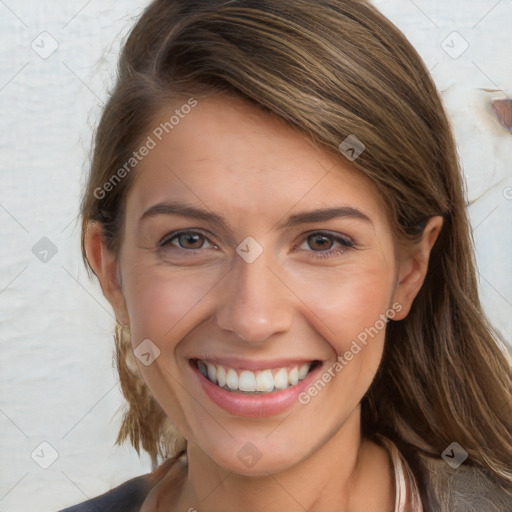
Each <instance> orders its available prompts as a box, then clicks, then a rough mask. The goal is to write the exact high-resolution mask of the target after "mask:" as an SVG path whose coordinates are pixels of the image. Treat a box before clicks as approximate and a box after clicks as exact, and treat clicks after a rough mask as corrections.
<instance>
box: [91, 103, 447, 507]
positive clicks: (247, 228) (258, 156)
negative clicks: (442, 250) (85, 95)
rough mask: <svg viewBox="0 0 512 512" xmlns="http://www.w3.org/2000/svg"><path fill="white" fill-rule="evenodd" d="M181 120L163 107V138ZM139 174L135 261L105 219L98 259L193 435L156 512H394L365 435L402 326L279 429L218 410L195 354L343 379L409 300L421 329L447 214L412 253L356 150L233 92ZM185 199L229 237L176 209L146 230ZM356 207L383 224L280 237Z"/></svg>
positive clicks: (132, 204)
mask: <svg viewBox="0 0 512 512" xmlns="http://www.w3.org/2000/svg"><path fill="white" fill-rule="evenodd" d="M169 111H171V112H172V109H169ZM168 117H169V113H168V112H167V111H165V112H164V111H162V112H161V115H160V116H159V117H158V119H156V120H155V126H158V124H159V123H160V122H162V121H165V120H166V119H168ZM136 172H137V175H136V179H135V181H134V184H133V187H132V188H131V190H130V192H129V194H128V197H127V209H126V218H125V224H124V232H123V243H122V246H121V250H120V253H119V254H118V255H117V256H118V257H116V255H115V254H113V253H111V252H110V251H108V250H107V249H106V247H105V246H104V245H103V244H102V241H101V238H100V233H101V226H100V225H98V224H91V226H90V229H89V232H88V235H87V239H86V250H87V256H88V259H89V261H90V263H91V266H92V267H93V269H94V270H95V273H96V275H97V276H98V278H99V280H100V283H101V286H102V290H103V292H104V294H105V296H106V297H107V299H108V300H109V301H110V303H111V304H112V306H113V308H114V310H115V314H116V317H117V319H118V320H119V321H120V322H121V323H124V324H126V325H129V326H130V329H131V333H132V343H133V346H134V348H135V347H137V346H138V344H139V343H141V342H142V340H145V339H150V340H151V341H152V342H153V343H154V344H155V345H156V346H157V347H158V348H159V350H160V355H159V357H158V358H157V359H156V360H155V361H154V362H153V363H152V364H151V365H149V366H145V365H143V364H141V363H140V362H138V366H139V369H140V371H141V372H142V375H143V377H144V379H145V381H146V382H147V384H148V386H149V387H150V389H151V392H152V393H153V395H154V396H155V398H156V399H157V401H158V402H159V403H160V405H161V406H162V408H163V409H164V410H165V412H166V413H167V415H168V416H169V417H170V418H171V419H172V420H173V422H175V424H176V425H177V426H178V427H179V429H180V431H181V432H182V433H183V435H184V436H185V437H186V438H187V440H188V450H187V455H188V472H187V474H186V475H185V477H184V478H183V484H182V485H180V486H178V487H179V488H177V486H176V485H174V484H173V482H174V480H173V478H174V477H171V476H170V477H169V478H167V479H165V478H164V479H163V480H162V481H161V482H160V484H158V485H157V486H155V488H154V489H153V491H152V492H151V494H150V495H149V497H148V499H147V500H146V502H145V504H144V507H143V509H142V510H145V511H147V510H184V511H185V510H189V509H190V508H191V507H194V508H195V509H197V510H198V511H199V512H203V511H208V512H217V511H219V512H220V511H222V512H230V511H240V510H244V511H254V512H257V511H266V512H272V511H282V510H287V511H290V512H294V511H304V510H308V511H318V512H320V511H321V512H326V511H332V510H337V511H340V510H350V511H351V512H359V511H360V512H370V511H375V512H380V511H382V512H389V511H392V510H393V507H394V494H395V490H394V480H393V478H394V476H393V469H392V466H391V464H390V459H389V457H388V455H387V452H386V451H385V450H384V449H383V448H382V447H380V446H379V445H377V444H375V443H373V442H370V441H369V440H366V439H363V438H362V437H361V433H360V430H361V424H360V423H361V422H360V414H361V411H360V402H361V399H362V398H363V396H364V394H365V393H366V391H367V390H368V388H369V386H370V384H371V382H372V380H373V378H374V376H375V373H376V371H377V368H378V366H379V363H380V360H381V357H382V351H383V345H384V333H385V329H381V330H380V331H379V333H378V335H375V336H374V337H373V338H370V340H369V342H368V344H367V345H366V346H365V347H364V348H363V350H361V351H360V352H359V353H358V354H357V355H356V356H354V358H353V359H352V360H351V361H350V362H349V363H348V364H347V365H346V366H345V367H344V368H343V370H342V371H341V372H338V373H337V374H336V376H335V377H334V378H332V379H331V380H330V382H329V383H328V384H327V385H326V386H325V388H324V389H322V391H321V392H319V393H318V395H317V396H315V397H314V399H312V400H311V401H310V402H309V403H308V404H306V405H302V404H300V403H296V404H294V405H293V406H292V407H291V408H290V409H289V410H287V411H286V412H285V413H283V414H278V415H274V416H269V417H264V418H245V417H240V416H235V415H232V414H230V413H228V412H226V411H225V410H223V409H222V408H220V407H219V406H217V405H216V404H215V403H213V402H212V401H211V400H210V399H209V398H208V396H207V395H206V394H205V393H204V391H203V390H202V388H201V387H200V386H199V385H198V384H197V382H196V381H195V380H194V379H193V378H192V370H191V368H190V366H189V364H188V358H190V357H202V358H207V357H208V356H210V357H212V356H219V357H220V356H238V357H240V358H242V359H251V360H262V359H271V360H275V359H282V358H288V357H290V354H293V356H294V357H295V356H296V357H297V358H303V359H309V360H314V359H319V360H321V361H323V365H324V367H323V368H322V371H323V370H324V369H325V370H327V368H329V367H330V366H331V365H332V364H333V363H334V362H335V361H336V358H337V357H338V356H343V354H345V353H346V351H347V350H349V348H350V345H351V343H352V341H353V340H354V339H356V337H357V335H358V334H359V333H361V332H362V331H364V329H365V328H368V327H370V326H374V325H375V324H376V321H377V320H378V319H379V318H381V317H380V315H382V314H385V313H386V311H388V310H390V309H393V304H399V305H400V311H396V308H395V316H394V318H393V319H394V320H400V319H402V318H405V316H407V314H408V312H409V310H410V307H411V304H412V301H413V300H414V297H415V296H416V295H417V293H418V291H419V289H420V288H421V285H422V283H423V281H424V278H425V274H426V271H427V265H428V258H429V254H430V251H431V248H432V246H433V244H434V242H435V240H436V238H437V236H438V234H439V231H440V229H441V227H442V218H441V217H433V218H432V219H430V221H429V223H428V224H427V226H426V229H425V231H424V234H423V237H422V239H421V241H420V242H418V243H417V244H415V245H414V246H409V247H402V246H401V245H400V244H398V243H397V241H396V240H394V238H393V236H392V231H391V227H390V224H389V219H388V216H387V214H386V209H385V205H384V203H383V199H382V198H381V196H380V194H379V192H378V190H377V189H376V188H375V186H374V185H373V184H372V183H371V182H370V181H369V180H368V179H367V178H366V177H365V176H363V175H362V174H361V173H359V172H357V171H355V170H354V169H352V168H351V167H350V166H349V164H348V161H345V160H344V158H343V157H342V156H341V155H333V154H332V153H330V152H327V151H326V150H325V149H322V148H319V147H316V146H314V145H313V143H311V142H310V141H309V140H308V139H307V138H305V137H304V136H303V135H301V134H300V133H298V132H297V131H296V130H294V129H292V128H291V127H290V126H288V125H286V124H285V123H284V122H283V121H281V120H277V119H275V118H274V117H271V116H270V115H269V114H266V113H263V112H260V111H259V110H256V109H255V108H254V107H252V106H249V105H247V104H245V103H243V102H241V101H240V100H237V99H233V98H227V97H223V96H211V97H209V98H206V99H201V100H200V101H199V104H198V106H197V107H196V108H194V110H193V111H192V112H191V113H190V114H189V115H187V116H186V118H185V119H183V120H182V121H181V122H180V124H179V125H177V126H176V127H175V128H174V129H173V131H172V132H170V133H169V134H168V136H166V138H164V140H163V141H162V142H160V143H159V144H158V145H157V147H156V148H154V149H153V150H151V151H150V152H149V154H148V155H147V156H146V157H145V158H144V160H143V161H142V162H141V164H140V165H139V167H138V168H137V170H136ZM178 200H179V201H182V202H186V203H188V204H190V205H192V206H195V207H201V208H204V209H207V210H208V211H211V212H215V213H216V214H217V215H220V216H222V217H223V218H224V219H225V221H226V224H227V226H226V228H223V227H221V226H220V225H219V224H217V223H212V222H209V221H206V220H199V219H193V218H187V217H183V216H179V215H164V214H160V215H156V216H153V217H150V218H147V219H145V220H143V221H142V223H139V219H140V217H141V216H142V214H143V213H144V211H146V210H147V209H148V208H149V207H151V206H153V205H154V204H156V203H160V202H163V201H178ZM339 205H343V206H350V207H352V208H355V209H357V210H359V211H360V212H363V213H364V214H365V215H366V216H367V217H368V218H369V219H370V220H371V222H368V221H365V220H362V219H358V218H350V217H338V218H333V219H331V220H326V221H321V222H310V223H307V224H300V225H297V226H294V227H288V228H284V229H282V228H279V227H278V225H279V224H281V223H282V222H283V221H285V220H286V219H288V217H289V216H290V215H292V214H295V213H298V212H305V211H311V210H315V209H318V208H326V207H334V206H339ZM178 230H191V231H194V232H197V231H199V232H200V233H199V234H200V235H201V234H203V235H204V238H203V237H201V236H199V237H198V238H192V239H191V238H187V237H185V238H183V237H182V238H181V239H180V238H179V237H177V238H174V239H172V240H171V242H169V243H168V244H167V246H165V247H164V248H161V249H159V242H160V241H161V240H162V239H164V237H166V235H169V234H171V233H173V232H175V231H178ZM320 230H321V231H328V232H329V234H330V235H333V236H342V237H345V238H347V237H348V239H350V240H351V241H352V242H353V244H354V247H352V248H351V247H345V246H344V245H342V244H340V243H339V242H336V241H335V240H334V239H332V238H327V239H323V238H321V237H320V238H318V237H312V238H309V239H308V237H309V236H310V235H313V234H315V233H317V232H318V231H320ZM249 236H250V237H253V238H254V239H255V240H256V241H257V242H258V243H259V245H260V246H261V247H263V253H262V254H261V256H259V257H258V258H257V259H256V260H255V261H254V262H253V263H250V264H249V263H247V262H246V261H245V260H244V259H242V258H241V257H240V256H239V255H238V254H237V252H236V248H237V247H238V245H239V244H240V243H241V242H242V241H243V240H244V239H245V238H246V237H249ZM170 239H171V237H169V236H168V237H167V240H168V241H169V240H170ZM180 240H181V247H180ZM194 249H196V250H194ZM329 251H330V252H331V257H322V253H324V254H325V253H327V252H329ZM118 273H119V277H120V279H119V280H118V279H117V276H118ZM248 442H251V443H253V444H254V445H255V446H256V447H257V449H258V450H259V452H260V453H261V455H262V457H261V459H260V460H259V461H258V462H257V463H256V464H255V465H254V466H252V467H246V465H244V464H243V463H242V461H241V460H240V459H239V458H238V457H237V452H238V451H239V450H240V449H241V448H242V447H243V446H244V445H246V443H248Z"/></svg>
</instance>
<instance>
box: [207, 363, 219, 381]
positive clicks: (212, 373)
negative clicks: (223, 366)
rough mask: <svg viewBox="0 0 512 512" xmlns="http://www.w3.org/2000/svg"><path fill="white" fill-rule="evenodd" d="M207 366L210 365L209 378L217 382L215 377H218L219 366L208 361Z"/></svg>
mask: <svg viewBox="0 0 512 512" xmlns="http://www.w3.org/2000/svg"><path fill="white" fill-rule="evenodd" d="M206 366H207V367H208V378H209V379H210V380H211V381H212V382H215V379H216V378H217V368H216V367H215V365H214V364H212V363H206Z"/></svg>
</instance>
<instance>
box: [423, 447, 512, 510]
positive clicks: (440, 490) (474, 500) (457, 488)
mask: <svg viewBox="0 0 512 512" xmlns="http://www.w3.org/2000/svg"><path fill="white" fill-rule="evenodd" d="M420 460H421V462H422V465H423V468H424V473H425V493H426V495H427V498H428V500H429V504H430V509H429V511H431V512H444V511H446V510H449V511H450V512H459V511H460V512H510V511H512V487H511V488H510V490H509V492H506V491H505V490H504V489H503V488H502V487H501V486H500V485H499V484H498V482H497V481H496V480H495V479H493V477H492V476H491V475H490V474H489V473H487V472H485V471H484V470H482V469H480V468H478V467H475V466H471V465H469V464H462V465H461V466H459V467H458V468H457V469H454V468H452V467H451V466H449V465H448V464H447V463H446V462H445V461H444V460H443V459H442V458H433V457H426V456H420Z"/></svg>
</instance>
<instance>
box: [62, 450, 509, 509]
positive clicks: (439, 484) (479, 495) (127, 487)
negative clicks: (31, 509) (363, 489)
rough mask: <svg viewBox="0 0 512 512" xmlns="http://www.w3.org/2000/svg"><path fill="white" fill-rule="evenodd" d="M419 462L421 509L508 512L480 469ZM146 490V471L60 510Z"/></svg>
mask: <svg viewBox="0 0 512 512" xmlns="http://www.w3.org/2000/svg"><path fill="white" fill-rule="evenodd" d="M423 462H424V468H425V471H424V474H425V485H423V486H422V487H423V489H424V492H425V495H426V497H427V499H428V503H429V505H428V507H427V508H426V509H425V511H424V512H512V496H510V495H508V494H507V493H505V492H504V491H503V490H501V488H500V487H499V486H498V485H497V484H496V483H495V482H494V481H493V480H492V479H490V478H489V477H488V476H487V475H486V474H485V473H484V472H483V471H481V470H479V469H477V468H474V467H471V466H467V465H462V466H460V467H459V468H458V469H456V470H454V469H451V468H450V467H449V466H448V464H446V463H445V462H444V460H442V459H431V458H429V459H428V460H427V459H425V460H424V461H423ZM150 490H151V485H150V474H148V475H142V476H140V477H137V478H133V479H132V480H128V481H127V482H125V483H124V484H122V485H120V486H119V487H116V488H115V489H113V490H111V491H109V492H107V493H105V494H103V495H101V496H99V497H97V498H94V499H92V500H89V501H86V502H84V503H81V504H79V505H75V506H74V507H71V508H66V509H64V510H61V511H60V512H139V509H140V507H141V506H142V503H143V502H144V500H145V498H146V496H147V495H148V494H149V492H150Z"/></svg>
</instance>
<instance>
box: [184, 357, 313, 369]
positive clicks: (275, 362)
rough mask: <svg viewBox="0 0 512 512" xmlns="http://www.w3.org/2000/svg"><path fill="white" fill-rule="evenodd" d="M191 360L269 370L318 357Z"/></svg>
mask: <svg viewBox="0 0 512 512" xmlns="http://www.w3.org/2000/svg"><path fill="white" fill-rule="evenodd" d="M190 360H191V361H207V362H210V363H215V364H218V365H222V366H227V367H228V368H233V369H235V370H252V371H257V370H270V369H273V368H286V367H288V366H302V365H303V364H305V363H312V362H314V361H319V359H318V358H293V359H291V358H287V359H262V360H258V361H256V360H254V359H240V358H237V357H204V358H203V357H192V358H190Z"/></svg>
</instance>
